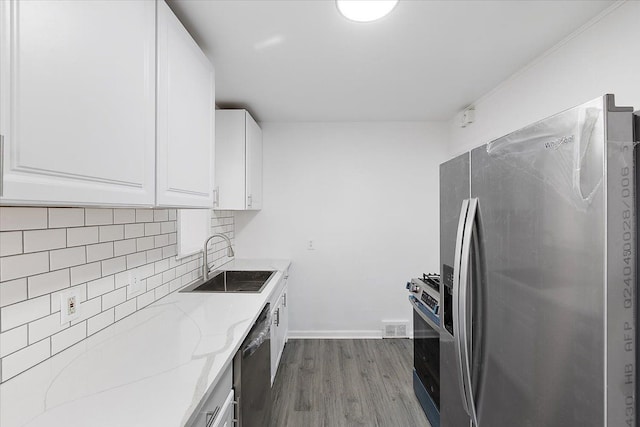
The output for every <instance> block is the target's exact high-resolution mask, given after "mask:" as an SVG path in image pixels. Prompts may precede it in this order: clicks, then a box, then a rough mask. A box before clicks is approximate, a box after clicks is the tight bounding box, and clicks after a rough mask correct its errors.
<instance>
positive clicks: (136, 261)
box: [127, 252, 147, 270]
mask: <svg viewBox="0 0 640 427" xmlns="http://www.w3.org/2000/svg"><path fill="white" fill-rule="evenodd" d="M146 262H147V255H146V254H145V253H144V252H138V253H135V254H131V255H127V269H128V270H129V269H132V268H135V267H139V266H141V265H143V264H145V263H146Z"/></svg>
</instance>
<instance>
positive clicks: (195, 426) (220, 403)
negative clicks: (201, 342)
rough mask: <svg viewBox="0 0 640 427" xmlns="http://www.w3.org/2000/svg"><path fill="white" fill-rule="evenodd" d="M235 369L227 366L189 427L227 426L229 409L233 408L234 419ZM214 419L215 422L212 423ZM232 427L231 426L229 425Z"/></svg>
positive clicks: (193, 415) (189, 423)
mask: <svg viewBox="0 0 640 427" xmlns="http://www.w3.org/2000/svg"><path fill="white" fill-rule="evenodd" d="M232 384H233V369H232V367H231V364H229V365H227V367H226V368H225V370H224V372H223V374H222V375H221V376H220V379H219V380H218V382H217V383H216V385H215V386H213V388H212V389H211V390H210V391H208V397H207V398H206V400H205V402H204V403H203V404H202V406H201V407H200V408H199V409H198V410H197V411H196V412H195V413H194V414H192V416H191V418H190V422H187V426H189V427H211V426H212V425H214V426H220V427H223V426H224V425H225V421H228V419H229V418H228V417H229V407H231V410H230V412H231V417H233V397H234V394H233V393H234V392H233V388H232ZM212 418H213V420H214V421H212ZM229 427H231V424H230V425H229Z"/></svg>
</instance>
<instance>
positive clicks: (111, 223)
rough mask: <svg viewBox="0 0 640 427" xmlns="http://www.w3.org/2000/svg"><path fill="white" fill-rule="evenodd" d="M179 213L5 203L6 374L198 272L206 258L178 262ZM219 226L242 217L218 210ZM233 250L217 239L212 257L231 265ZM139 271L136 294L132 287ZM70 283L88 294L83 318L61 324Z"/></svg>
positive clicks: (0, 212) (0, 368) (0, 376)
mask: <svg viewBox="0 0 640 427" xmlns="http://www.w3.org/2000/svg"><path fill="white" fill-rule="evenodd" d="M176 216H177V210H176V209H155V210H153V209H99V208H91V209H89V208H87V209H85V208H46V207H45V208H14V207H1V208H0V220H2V221H0V231H1V232H0V380H1V381H5V380H6V379H7V378H9V377H11V376H14V375H16V374H17V373H19V372H20V371H22V370H24V369H28V368H30V367H32V366H34V365H35V364H37V363H39V362H40V361H41V360H44V359H46V358H48V357H50V356H51V354H56V353H59V352H60V351H62V350H64V349H65V348H68V347H69V346H72V345H73V344H75V343H77V342H79V341H82V340H83V339H85V338H87V337H88V336H89V335H91V334H95V333H96V332H97V331H99V330H101V329H103V328H104V327H106V326H108V325H110V324H112V323H113V322H114V321H117V320H120V319H122V318H123V317H125V316H128V315H130V314H132V313H134V312H135V311H136V310H140V309H142V308H143V307H145V306H147V305H149V304H151V303H152V302H154V301H156V300H158V299H159V298H162V297H164V296H165V295H167V293H169V292H174V291H176V290H178V289H179V288H181V287H182V286H183V285H185V284H188V283H190V282H192V281H193V280H194V279H196V278H197V277H199V275H200V274H201V271H200V268H199V266H200V265H201V264H202V261H201V254H194V255H191V256H188V257H185V258H182V259H179V260H178V259H176V258H175V254H176V242H177V233H176V224H175V221H176ZM211 227H212V228H211V230H212V231H214V230H217V231H221V232H222V231H225V230H229V231H227V235H229V236H230V237H232V236H233V214H232V213H231V212H227V211H223V212H212V215H211ZM225 227H226V228H225ZM224 248H225V246H224V245H223V242H219V243H216V244H215V245H212V248H211V251H210V252H211V254H212V258H211V261H212V263H216V265H219V264H220V263H221V262H223V261H226V258H225V257H224V256H225V255H226V250H225V249H224ZM214 249H217V251H214ZM127 269H128V270H127ZM132 269H136V274H137V276H138V279H139V280H140V288H141V291H138V292H137V293H135V294H131V293H130V290H131V288H130V287H129V286H127V285H128V281H129V273H130V271H129V270H132ZM69 289H77V290H78V291H79V294H80V305H79V306H78V309H79V312H80V317H79V318H78V319H76V320H74V321H72V322H71V323H70V324H69V323H67V324H64V325H60V295H61V294H62V293H63V292H68V291H69ZM89 339H91V338H89ZM49 348H50V349H51V354H50V352H49ZM16 355H20V356H22V357H21V358H17V356H16ZM7 366H8V368H6V367H7Z"/></svg>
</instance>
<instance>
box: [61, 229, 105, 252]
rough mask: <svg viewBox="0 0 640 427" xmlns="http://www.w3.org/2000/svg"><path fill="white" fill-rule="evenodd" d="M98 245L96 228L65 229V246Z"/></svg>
mask: <svg viewBox="0 0 640 427" xmlns="http://www.w3.org/2000/svg"><path fill="white" fill-rule="evenodd" d="M94 243H98V227H77V228H67V246H69V247H71V246H80V245H91V244H94Z"/></svg>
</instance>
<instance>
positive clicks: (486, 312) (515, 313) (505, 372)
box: [440, 95, 639, 427]
mask: <svg viewBox="0 0 640 427" xmlns="http://www.w3.org/2000/svg"><path fill="white" fill-rule="evenodd" d="M637 122H638V117H637V116H634V113H633V108H629V107H616V106H615V102H614V98H613V95H606V96H604V97H602V98H598V99H596V100H593V101H591V102H588V103H586V104H584V105H580V106H578V107H576V108H573V109H570V110H567V111H564V112H562V113H559V114H557V115H555V116H552V117H549V118H548V119H545V120H543V121H540V122H538V123H535V124H532V125H530V126H527V127H525V128H523V129H521V130H519V131H516V132H513V133H511V134H509V135H507V136H505V137H503V138H500V139H497V140H495V141H493V142H491V143H489V144H486V145H483V146H481V147H478V148H476V149H474V150H472V151H470V152H468V153H465V154H463V155H461V156H459V157H456V158H454V159H452V160H450V161H448V162H446V163H444V164H442V165H441V167H440V257H441V262H442V271H441V275H442V279H441V280H442V283H443V286H441V302H442V303H443V315H442V318H443V320H444V321H443V328H442V333H441V338H440V361H441V366H440V375H441V379H440V387H441V390H440V396H441V403H440V417H441V425H442V427H467V426H478V427H574V426H575V427H589V426H593V427H603V426H608V427H618V426H635V425H636V402H635V399H636V393H637V390H636V339H637V331H636V313H635V311H636V305H637V304H636V303H637V301H636V298H637V296H636V190H635V189H636V186H635V181H636V180H635V153H634V139H635V138H636V135H634V133H639V131H638V130H636V131H635V132H634V127H636V126H637Z"/></svg>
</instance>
